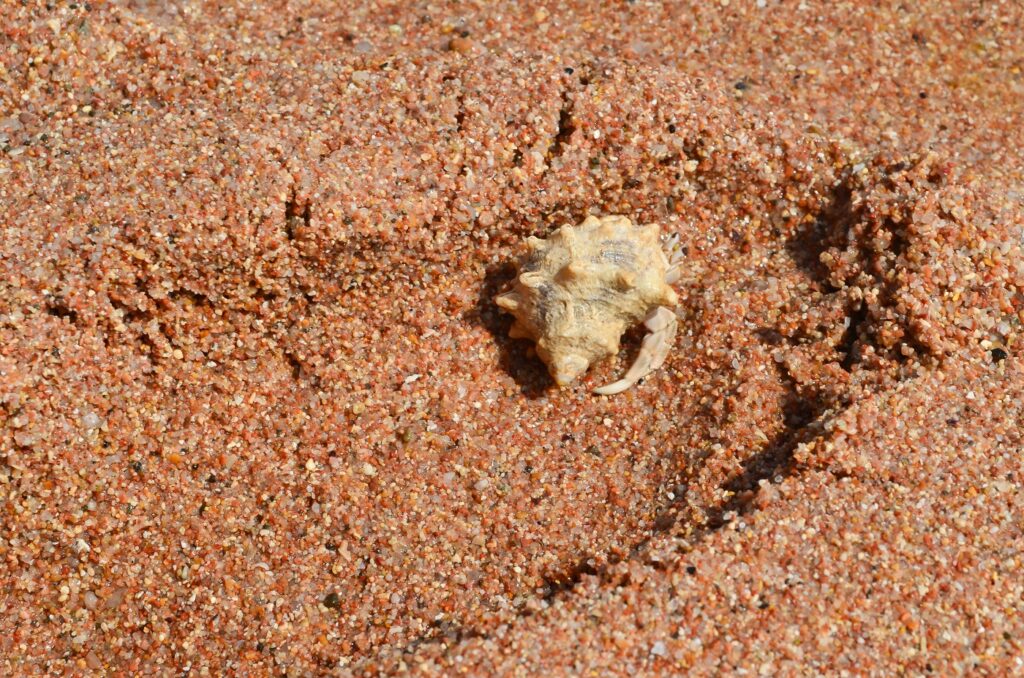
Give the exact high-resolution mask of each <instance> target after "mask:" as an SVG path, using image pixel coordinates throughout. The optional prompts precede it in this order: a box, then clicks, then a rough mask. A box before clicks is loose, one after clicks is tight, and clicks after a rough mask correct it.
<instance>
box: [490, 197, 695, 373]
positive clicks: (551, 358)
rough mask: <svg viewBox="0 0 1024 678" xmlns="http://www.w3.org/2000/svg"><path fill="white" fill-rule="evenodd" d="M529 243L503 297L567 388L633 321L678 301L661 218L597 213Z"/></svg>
mask: <svg viewBox="0 0 1024 678" xmlns="http://www.w3.org/2000/svg"><path fill="white" fill-rule="evenodd" d="M526 245H527V251H526V252H525V254H524V255H523V256H522V258H521V259H520V261H519V274H518V276H517V277H516V280H515V282H514V283H513V284H512V286H511V289H510V290H508V291H507V292H504V293H503V294H500V295H498V296H497V297H495V303H496V304H497V305H498V306H499V307H501V308H502V309H504V310H506V311H508V312H509V313H511V314H512V315H513V316H515V319H516V320H515V323H514V324H513V325H512V329H511V330H510V331H509V336H511V337H514V338H526V339H532V340H533V341H534V342H536V345H537V355H538V356H540V359H541V360H543V361H544V363H545V364H546V365H547V367H548V371H549V372H550V373H551V376H552V377H553V378H554V380H555V383H557V384H558V385H559V386H561V387H564V386H567V385H569V384H570V383H572V382H573V381H574V380H575V379H576V378H577V377H579V376H580V375H581V374H583V373H584V372H585V371H586V370H587V369H588V368H589V367H590V366H591V365H593V364H594V363H596V362H597V361H599V360H602V359H604V358H608V357H610V356H614V355H615V354H617V353H618V352H619V339H620V338H621V337H622V335H623V333H624V332H625V331H626V330H627V329H628V328H629V327H631V326H633V325H635V324H637V323H638V322H641V321H643V320H644V319H645V318H648V317H649V315H650V314H651V313H652V312H653V311H655V310H657V309H658V308H659V307H663V306H664V307H672V306H675V305H676V303H677V301H678V299H677V297H676V293H675V291H673V290H672V288H671V287H670V286H669V284H668V282H666V278H667V276H668V273H669V269H670V266H671V264H670V262H669V259H668V257H667V256H666V255H665V253H664V252H663V251H662V248H661V239H660V228H659V226H658V225H657V224H647V225H645V226H634V225H633V222H632V221H630V220H629V219H628V218H627V217H624V216H606V217H594V216H590V217H587V218H586V219H585V220H584V221H583V222H582V223H580V224H579V225H577V226H570V225H565V226H562V227H561V228H559V229H558V230H557V231H555V233H553V234H552V235H551V237H550V238H548V239H546V240H542V239H540V238H535V237H531V238H529V239H527V242H526ZM672 318H673V320H672V322H671V325H672V326H671V330H672V332H674V330H675V323H674V315H673V316H672ZM669 340H671V337H669ZM659 364H660V363H659ZM634 381H635V380H634ZM609 392H611V391H609ZM616 392H617V391H616Z"/></svg>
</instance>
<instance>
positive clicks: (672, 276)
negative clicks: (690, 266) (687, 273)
mask: <svg viewBox="0 0 1024 678" xmlns="http://www.w3.org/2000/svg"><path fill="white" fill-rule="evenodd" d="M665 248H666V249H668V270H666V271H665V282H666V283H668V284H669V285H672V284H675V283H676V282H677V281H678V280H679V277H680V276H681V275H682V274H683V272H682V271H681V270H680V264H682V263H683V252H682V250H681V249H680V247H679V234H678V233H673V234H672V235H670V236H669V237H668V238H666V239H665Z"/></svg>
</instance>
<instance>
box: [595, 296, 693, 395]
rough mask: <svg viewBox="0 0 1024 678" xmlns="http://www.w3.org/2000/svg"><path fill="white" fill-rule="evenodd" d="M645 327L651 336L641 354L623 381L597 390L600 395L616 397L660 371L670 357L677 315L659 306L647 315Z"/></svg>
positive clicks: (646, 339) (645, 341)
mask: <svg viewBox="0 0 1024 678" xmlns="http://www.w3.org/2000/svg"><path fill="white" fill-rule="evenodd" d="M644 326H645V327H646V328H647V329H649V330H650V334H648V335H647V336H646V337H644V341H643V343H642V344H640V354H639V355H637V357H636V360H635V361H634V362H633V365H632V366H631V367H630V368H629V370H628V371H627V372H626V374H625V376H623V377H622V379H619V380H618V381H616V382H615V383H613V384H608V385H607V386H602V387H600V388H595V389H594V393H597V394H598V395H615V394H616V393H622V392H623V391H625V390H626V389H627V388H629V387H630V386H632V385H633V384H635V383H636V382H638V381H640V380H641V379H643V378H644V377H646V376H647V375H648V374H650V373H651V372H652V371H654V370H656V369H658V368H659V367H661V366H662V364H664V362H665V358H667V357H668V352H669V349H670V348H672V341H673V339H675V337H676V314H675V313H673V312H672V311H671V309H668V308H666V307H664V306H659V307H658V308H656V309H654V310H653V311H651V312H650V313H648V314H647V318H646V319H645V320H644Z"/></svg>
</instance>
